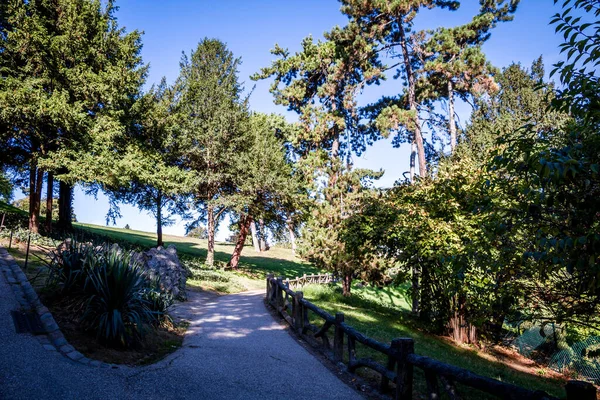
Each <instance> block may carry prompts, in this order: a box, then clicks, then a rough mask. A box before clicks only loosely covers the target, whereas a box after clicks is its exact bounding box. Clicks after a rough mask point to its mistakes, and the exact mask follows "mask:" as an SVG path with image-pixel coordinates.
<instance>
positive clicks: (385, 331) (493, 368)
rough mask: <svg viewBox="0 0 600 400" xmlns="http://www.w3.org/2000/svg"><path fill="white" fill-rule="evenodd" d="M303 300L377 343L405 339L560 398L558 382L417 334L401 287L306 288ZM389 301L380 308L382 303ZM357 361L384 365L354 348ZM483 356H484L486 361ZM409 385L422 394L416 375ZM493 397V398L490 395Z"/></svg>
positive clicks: (423, 351) (423, 350)
mask: <svg viewBox="0 0 600 400" xmlns="http://www.w3.org/2000/svg"><path fill="white" fill-rule="evenodd" d="M303 291H304V297H305V298H306V299H307V300H309V301H311V302H313V303H314V304H316V305H317V306H319V307H320V308H322V309H324V310H325V311H327V312H329V313H330V314H335V313H336V312H343V313H344V318H345V322H346V323H347V324H349V325H350V326H353V327H354V328H356V329H357V330H358V331H359V332H362V333H363V334H365V335H367V336H369V337H371V338H373V339H375V340H378V341H380V342H382V343H390V342H391V341H392V339H394V338H401V337H411V338H413V339H414V341H415V352H416V353H417V354H420V355H424V356H428V357H431V358H435V359H437V360H439V361H442V362H445V363H448V364H452V365H455V366H458V367H462V368H465V369H468V370H470V371H473V372H476V373H478V374H480V375H484V376H488V377H490V378H494V379H498V380H500V381H504V382H509V383H512V384H515V385H518V386H521V387H525V388H528V389H531V390H544V391H546V392H547V393H549V394H551V395H553V396H558V397H564V390H563V385H564V382H561V381H558V380H555V379H550V378H543V377H540V376H537V375H534V374H528V373H525V372H522V371H518V370H516V369H513V368H511V367H509V366H508V365H506V364H504V363H502V362H494V361H491V360H490V359H486V358H484V357H482V355H481V354H480V353H479V351H477V350H476V349H475V348H469V347H458V346H455V345H453V344H451V343H450V342H449V341H447V340H445V339H444V338H440V337H438V336H434V335H429V334H426V333H423V332H422V331H421V330H419V328H418V323H417V322H415V321H414V319H413V318H412V317H411V316H410V315H409V314H408V310H409V305H408V302H407V301H406V299H404V300H402V298H403V294H402V293H404V292H405V291H406V287H398V288H388V289H386V290H385V291H383V292H382V291H381V290H377V289H375V288H366V287H365V288H356V287H354V288H353V289H352V291H353V295H352V296H351V297H344V296H342V294H341V288H340V287H339V286H333V287H332V286H317V285H310V286H306V287H304V288H303ZM386 297H387V298H389V299H390V300H389V303H388V304H385V303H384V302H383V301H382V299H384V298H386ZM311 322H312V323H315V324H317V325H319V326H321V325H322V320H320V318H318V317H316V316H315V315H314V314H313V313H311ZM357 352H358V356H359V357H371V358H373V359H376V360H379V361H380V362H382V363H385V359H384V357H383V355H382V354H380V353H378V352H375V351H373V350H371V349H369V348H367V347H365V346H361V345H359V344H357ZM488 358H489V357H488ZM415 379H416V381H415V387H416V389H417V390H418V391H420V392H423V391H424V390H425V382H424V378H423V375H422V373H421V372H420V371H419V370H418V369H417V370H415ZM461 394H464V395H466V396H465V397H466V398H472V399H479V398H485V395H484V394H482V393H479V392H475V391H473V390H470V389H467V388H464V387H463V388H461ZM491 398H493V397H491Z"/></svg>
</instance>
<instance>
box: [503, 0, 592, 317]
mask: <svg viewBox="0 0 600 400" xmlns="http://www.w3.org/2000/svg"><path fill="white" fill-rule="evenodd" d="M563 9H564V10H563V12H562V13H560V14H557V15H556V16H555V17H554V20H553V21H554V23H555V24H556V30H557V32H560V33H563V35H564V38H565V43H564V44H563V45H562V46H561V51H562V52H564V53H566V56H567V57H566V58H567V60H566V61H562V62H559V63H558V64H556V65H555V70H554V72H555V73H556V74H558V76H559V77H560V79H561V83H562V88H560V89H558V90H557V91H556V96H555V97H554V98H553V99H552V110H554V112H560V113H568V114H569V116H570V117H571V118H569V119H567V120H566V121H565V122H564V123H563V124H561V125H559V126H555V129H547V130H543V129H540V128H539V127H538V126H537V125H535V124H531V123H530V124H527V125H525V126H524V127H523V128H522V129H520V130H519V131H518V132H517V133H516V135H515V137H514V138H510V139H509V140H506V141H505V143H504V145H505V147H504V148H503V150H502V151H500V152H499V153H498V156H497V157H496V159H495V164H494V167H495V168H496V170H497V175H496V179H495V180H494V184H495V185H497V187H498V188H500V189H501V190H502V191H503V193H504V194H505V195H506V196H507V197H508V198H511V199H513V201H515V202H516V203H517V204H518V207H515V208H513V209H511V210H508V212H506V218H507V219H508V221H509V222H510V224H511V226H518V229H520V230H523V231H525V232H527V235H528V237H529V238H530V240H529V241H528V242H526V245H525V249H524V252H523V253H522V254H523V263H524V264H526V263H529V265H530V267H531V268H532V270H533V272H534V274H535V278H536V281H535V282H533V283H531V284H530V290H531V303H533V304H535V307H533V308H531V309H530V310H529V311H530V313H531V314H532V315H533V316H535V317H537V318H551V319H554V320H557V321H558V322H563V321H564V322H571V323H581V324H592V325H596V326H598V324H600V321H599V320H598V315H600V313H599V311H600V308H599V306H600V278H599V277H600V267H599V266H600V250H599V249H600V235H599V234H598V232H599V228H600V226H599V225H598V215H597V210H598V209H599V208H600V204H599V203H598V201H599V194H600V193H599V192H598V188H600V177H599V171H600V167H599V165H600V157H599V154H600V140H599V132H600V111H599V110H600V109H599V106H598V105H599V104H600V100H599V97H598V93H600V92H599V90H598V89H599V88H600V82H599V78H598V76H597V75H596V74H595V71H594V70H593V68H591V66H590V63H597V62H598V60H599V59H600V43H599V42H598V40H597V34H598V29H599V28H598V23H597V22H596V20H597V17H598V15H599V12H600V11H599V10H598V7H597V6H594V5H592V3H590V2H587V1H578V2H574V3H573V5H571V4H569V2H564V5H563ZM584 11H585V12H584ZM575 13H581V14H582V15H581V16H578V17H574V16H573V14H575ZM594 34H595V36H594ZM513 229H514V228H513Z"/></svg>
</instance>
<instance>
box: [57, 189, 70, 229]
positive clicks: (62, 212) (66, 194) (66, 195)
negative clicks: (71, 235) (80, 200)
mask: <svg viewBox="0 0 600 400" xmlns="http://www.w3.org/2000/svg"><path fill="white" fill-rule="evenodd" d="M58 193H59V194H58V226H59V228H60V230H62V231H69V230H71V229H72V228H73V225H72V222H71V219H72V203H73V186H71V185H69V184H68V183H66V182H63V181H59V184H58Z"/></svg>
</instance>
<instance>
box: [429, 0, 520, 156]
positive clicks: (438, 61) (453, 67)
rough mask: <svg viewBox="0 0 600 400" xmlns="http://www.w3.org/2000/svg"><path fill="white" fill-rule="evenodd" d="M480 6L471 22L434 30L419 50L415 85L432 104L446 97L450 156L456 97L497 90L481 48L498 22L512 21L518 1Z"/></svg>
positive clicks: (454, 136) (482, 0)
mask: <svg viewBox="0 0 600 400" xmlns="http://www.w3.org/2000/svg"><path fill="white" fill-rule="evenodd" d="M480 3H481V9H480V13H479V14H477V15H476V16H475V17H474V18H473V20H472V21H471V22H469V23H467V24H464V25H460V26H457V27H453V28H443V27H442V28H438V29H436V30H435V31H434V32H433V33H432V34H431V35H430V37H428V38H426V39H425V43H423V44H422V45H420V46H422V47H420V50H419V51H420V52H421V53H422V54H421V57H423V59H424V62H423V66H422V71H419V75H420V77H419V81H418V85H417V86H419V87H418V89H419V91H420V92H421V93H420V95H421V97H425V98H427V97H429V98H430V99H432V100H437V99H438V98H440V97H445V98H447V100H448V126H449V128H448V130H449V133H450V150H451V152H454V149H455V148H456V143H457V133H456V122H455V115H454V114H455V113H454V105H455V94H458V95H459V96H460V97H462V98H463V99H465V98H467V97H468V96H469V95H471V94H478V93H490V92H494V91H495V90H496V89H497V86H496V83H495V82H494V79H493V76H492V75H493V73H494V71H495V69H494V68H493V67H492V66H491V65H490V64H489V62H487V60H486V57H485V55H484V54H483V51H482V49H481V46H482V45H483V43H485V41H487V40H488V39H489V38H490V36H491V33H490V31H491V29H492V28H494V27H495V26H496V25H497V23H498V22H501V21H510V20H512V18H513V16H512V14H513V13H514V12H515V11H516V9H517V5H518V3H519V0H510V1H509V2H504V1H500V2H497V1H495V0H491V1H490V0H480ZM503 3H505V4H503Z"/></svg>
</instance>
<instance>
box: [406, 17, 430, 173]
mask: <svg viewBox="0 0 600 400" xmlns="http://www.w3.org/2000/svg"><path fill="white" fill-rule="evenodd" d="M399 25H400V29H399V31H400V46H401V47H402V56H403V58H404V67H405V69H406V78H407V81H408V106H409V109H410V111H411V112H413V114H414V115H413V126H412V129H409V130H413V131H414V134H415V137H414V140H413V141H414V143H415V145H416V146H417V155H418V158H419V175H420V176H421V177H424V176H425V175H427V162H426V161H425V146H424V145H423V134H422V132H421V124H420V123H419V110H418V107H417V100H416V94H415V93H416V92H415V86H416V82H415V75H414V73H413V70H412V64H411V60H410V54H409V53H408V44H407V40H406V33H405V32H404V28H403V26H404V24H403V23H402V21H399Z"/></svg>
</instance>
